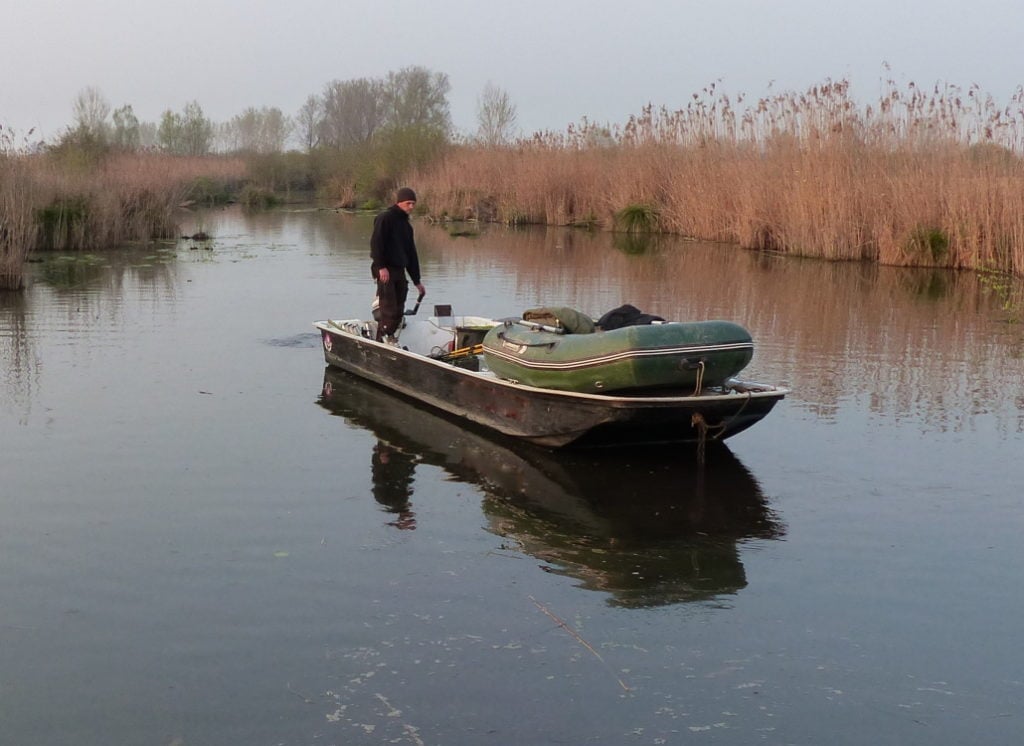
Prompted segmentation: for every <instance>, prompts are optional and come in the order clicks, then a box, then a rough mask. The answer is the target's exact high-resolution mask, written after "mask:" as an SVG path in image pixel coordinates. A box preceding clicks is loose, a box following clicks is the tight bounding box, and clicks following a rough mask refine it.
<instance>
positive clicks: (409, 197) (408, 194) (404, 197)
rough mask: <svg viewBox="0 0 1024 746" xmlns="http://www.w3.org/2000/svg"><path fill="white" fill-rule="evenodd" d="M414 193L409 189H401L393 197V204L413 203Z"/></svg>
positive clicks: (414, 199)
mask: <svg viewBox="0 0 1024 746" xmlns="http://www.w3.org/2000/svg"><path fill="white" fill-rule="evenodd" d="M415 201H416V192H414V191H413V190H412V189H410V188H409V187H402V188H401V189H399V190H398V194H396V195H395V202H396V203H398V202H415Z"/></svg>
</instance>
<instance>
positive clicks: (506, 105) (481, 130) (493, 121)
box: [476, 81, 518, 146]
mask: <svg viewBox="0 0 1024 746" xmlns="http://www.w3.org/2000/svg"><path fill="white" fill-rule="evenodd" d="M476 118H477V124H478V130H477V137H479V138H480V141H481V142H483V143H484V144H485V145H490V146H495V145H504V144H506V143H508V142H509V141H510V140H511V139H512V138H513V137H515V131H514V129H515V126H516V119H517V118H518V117H517V112H516V106H515V104H513V103H512V99H511V98H510V97H509V95H508V93H507V92H506V91H504V90H502V89H501V88H498V87H497V86H495V85H493V84H492V83H491V82H490V81H488V83H487V85H485V86H484V90H483V92H482V93H481V94H480V96H479V97H477V100H476Z"/></svg>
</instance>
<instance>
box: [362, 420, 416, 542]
mask: <svg viewBox="0 0 1024 746" xmlns="http://www.w3.org/2000/svg"><path fill="white" fill-rule="evenodd" d="M415 469H416V458H415V457H414V456H410V455H409V454H407V453H403V452H402V451H400V450H399V449H397V448H395V447H394V446H393V445H391V444H390V443H388V442H387V441H384V440H378V441H377V445H375V446H374V447H373V459H372V461H371V472H372V474H373V497H374V499H375V500H376V501H377V502H379V503H380V504H381V505H383V506H384V507H385V508H387V511H388V512H389V513H393V514H395V515H396V516H397V518H395V520H393V521H389V522H388V525H389V526H394V527H395V528H398V529H401V530H403V531H404V530H407V529H408V530H410V531H411V530H413V529H415V528H416V514H415V513H413V512H412V508H411V506H410V504H409V498H410V497H412V479H413V472H414V471H415Z"/></svg>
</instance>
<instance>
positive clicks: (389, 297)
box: [377, 272, 409, 340]
mask: <svg viewBox="0 0 1024 746" xmlns="http://www.w3.org/2000/svg"><path fill="white" fill-rule="evenodd" d="M377 297H378V298H380V321H379V322H378V323H377V339H378V340H379V339H381V338H382V337H383V336H384V335H385V334H389V335H390V334H394V333H395V332H396V331H398V327H399V326H400V325H401V323H402V317H403V316H404V315H405V300H406V298H408V297H409V281H408V280H407V279H405V277H404V276H399V275H398V273H397V272H392V273H391V279H390V280H388V281H387V282H378V283H377Z"/></svg>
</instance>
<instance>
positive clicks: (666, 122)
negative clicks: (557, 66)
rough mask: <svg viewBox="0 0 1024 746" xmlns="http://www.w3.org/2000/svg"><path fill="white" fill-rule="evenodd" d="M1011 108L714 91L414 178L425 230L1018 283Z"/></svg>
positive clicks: (453, 160)
mask: <svg viewBox="0 0 1024 746" xmlns="http://www.w3.org/2000/svg"><path fill="white" fill-rule="evenodd" d="M1022 152H1024V92H1021V91H1018V94H1017V96H1015V97H1014V99H1013V100H1012V101H1011V103H1010V104H1009V105H1008V106H1006V107H1005V108H999V107H997V106H996V105H995V103H994V102H993V101H992V100H991V98H989V97H985V96H983V95H982V94H981V93H980V92H979V91H977V89H974V88H972V89H970V90H968V91H967V92H966V94H965V93H963V92H962V91H961V90H960V89H958V88H955V87H947V88H942V89H938V88H936V89H934V90H932V91H931V92H923V91H921V90H919V89H918V88H916V87H914V86H913V84H911V85H910V86H909V88H907V89H906V90H902V91H901V90H897V89H896V87H895V86H893V85H892V84H890V85H889V87H888V89H887V91H886V92H885V94H884V95H883V96H882V97H881V99H880V101H879V102H878V103H877V104H876V105H874V106H859V105H857V104H855V103H854V102H853V100H852V99H851V97H850V93H849V89H848V85H847V84H846V83H845V82H843V81H840V82H838V83H831V82H830V83H827V84H825V85H823V86H817V87H815V88H813V89H811V90H810V91H808V92H807V93H804V94H792V93H790V94H783V95H779V96H775V97H772V98H766V99H761V100H759V101H757V102H755V103H753V104H751V105H748V106H744V105H743V100H742V98H740V99H739V100H738V101H737V102H736V104H734V103H733V102H732V101H730V99H729V98H728V96H725V95H723V94H720V93H718V92H717V91H715V89H714V86H711V87H710V88H708V89H705V91H704V93H703V94H702V95H700V96H697V97H695V98H694V100H693V102H691V104H690V106H688V107H687V108H686V109H684V110H680V111H674V112H670V111H667V110H664V109H663V110H660V111H655V110H654V109H652V108H648V109H646V110H645V111H644V112H643V113H642V114H640V115H639V116H636V117H634V118H632V119H631V120H630V121H629V122H628V123H627V124H626V125H625V126H623V127H615V128H610V129H609V128H605V127H598V126H595V125H593V124H590V123H587V122H584V123H583V124H581V125H579V126H575V127H570V128H569V129H568V130H567V131H566V132H565V133H560V134H556V133H543V134H539V135H537V136H535V137H534V138H533V139H532V140H530V141H528V142H520V143H518V144H516V145H515V146H514V147H509V148H504V149H485V148H479V147H469V146H467V147H459V148H456V149H454V150H453V151H452V152H451V153H450V154H449V155H448V156H447V157H446V158H445V160H444V161H443V162H441V163H439V164H436V165H435V166H433V167H431V168H429V169H425V170H424V171H423V172H422V173H419V174H415V175H413V176H412V177H411V178H410V181H415V183H416V184H417V185H418V187H420V188H421V190H422V192H423V193H424V194H425V195H428V199H427V202H428V205H429V209H430V210H431V212H432V213H433V214H435V215H446V216H448V217H451V218H455V219H460V218H466V217H471V218H479V219H482V220H497V221H501V222H506V223H513V224H514V223H522V222H527V223H546V224H555V225H571V224H590V225H595V226H599V227H601V228H604V229H609V230H614V229H615V228H616V215H617V214H619V213H620V211H622V210H623V209H624V208H627V207H629V206H632V205H642V206H645V207H646V209H648V211H649V213H650V214H651V215H652V216H654V217H655V219H656V223H655V224H654V225H653V229H654V230H658V231H662V232H667V233H673V234H680V235H685V236H691V237H694V238H700V239H705V240H712V241H725V242H730V243H736V244H739V245H740V246H743V247H745V248H752V249H763V250H772V251H780V252H785V253H790V254H799V255H805V256H817V257H824V258H828V259H838V260H861V259H867V260H872V261H877V262H880V263H882V264H890V265H905V266H938V267H952V268H989V269H998V270H1002V271H1006V272H1013V273H1016V274H1024V160H1022V158H1021V153H1022Z"/></svg>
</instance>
